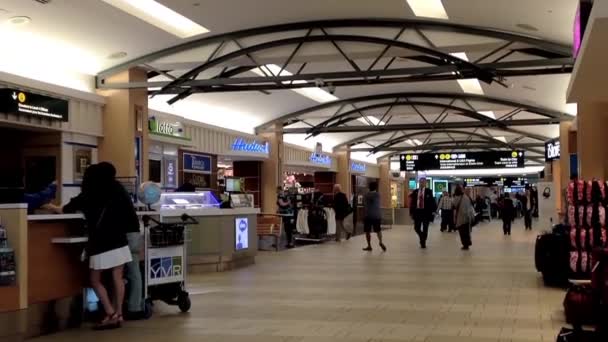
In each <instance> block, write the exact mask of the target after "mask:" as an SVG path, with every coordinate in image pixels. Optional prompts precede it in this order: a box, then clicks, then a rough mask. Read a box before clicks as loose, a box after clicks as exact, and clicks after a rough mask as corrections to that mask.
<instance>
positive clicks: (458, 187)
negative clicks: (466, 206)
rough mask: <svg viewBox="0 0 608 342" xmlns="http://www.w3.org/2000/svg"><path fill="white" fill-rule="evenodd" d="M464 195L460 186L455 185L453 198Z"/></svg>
mask: <svg viewBox="0 0 608 342" xmlns="http://www.w3.org/2000/svg"><path fill="white" fill-rule="evenodd" d="M462 195H464V191H463V190H462V186H461V185H456V189H455V190H454V196H462Z"/></svg>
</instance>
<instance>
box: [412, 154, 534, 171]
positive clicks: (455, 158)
mask: <svg viewBox="0 0 608 342" xmlns="http://www.w3.org/2000/svg"><path fill="white" fill-rule="evenodd" d="M524 164H525V154H524V152H522V151H492V152H458V153H421V154H402V155H401V156H400V167H401V171H409V172H412V171H433V170H471V169H515V168H523V167H524Z"/></svg>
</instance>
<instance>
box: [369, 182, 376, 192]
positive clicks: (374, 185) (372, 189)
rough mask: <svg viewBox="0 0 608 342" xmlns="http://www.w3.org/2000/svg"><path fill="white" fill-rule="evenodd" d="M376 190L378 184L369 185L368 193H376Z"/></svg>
mask: <svg viewBox="0 0 608 342" xmlns="http://www.w3.org/2000/svg"><path fill="white" fill-rule="evenodd" d="M376 190H378V183H377V182H371V183H369V191H376Z"/></svg>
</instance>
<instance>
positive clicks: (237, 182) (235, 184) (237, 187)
mask: <svg viewBox="0 0 608 342" xmlns="http://www.w3.org/2000/svg"><path fill="white" fill-rule="evenodd" d="M242 183H243V180H242V179H241V178H226V191H228V192H243V189H242Z"/></svg>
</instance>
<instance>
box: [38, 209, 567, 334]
mask: <svg viewBox="0 0 608 342" xmlns="http://www.w3.org/2000/svg"><path fill="white" fill-rule="evenodd" d="M518 224H519V223H518ZM516 225H517V224H516ZM431 229H432V230H431V237H430V241H429V248H428V249H427V250H420V249H419V247H418V246H417V239H416V237H415V235H414V234H413V232H412V231H411V227H395V228H394V229H393V230H390V231H388V232H386V234H385V236H386V243H387V245H388V247H389V251H388V252H387V253H381V252H380V251H379V249H378V250H374V252H372V253H364V252H362V251H361V247H362V244H363V240H362V238H361V237H356V238H353V239H351V240H350V241H348V242H343V243H341V244H335V243H327V244H324V245H319V246H309V247H302V248H297V249H295V250H290V251H284V252H280V253H275V252H264V253H261V254H260V255H259V256H258V258H257V262H256V264H255V265H254V266H251V267H248V268H245V269H241V270H237V271H233V272H226V273H215V274H203V275H193V276H191V277H190V278H189V281H190V283H189V284H188V285H189V289H190V290H191V292H192V301H193V308H192V311H191V312H190V313H189V314H187V315H181V314H179V313H178V312H177V309H176V308H174V307H169V306H166V305H164V304H159V305H157V307H156V309H157V312H156V313H155V316H154V317H153V318H152V319H151V320H149V321H142V322H133V323H127V324H125V326H124V327H123V328H122V329H120V330H118V331H110V332H103V333H102V332H92V331H90V330H88V329H85V328H83V329H81V330H78V331H69V332H65V333H62V334H57V335H54V336H48V337H43V338H40V339H38V341H40V342H55V341H57V342H59V341H60V342H76V341H83V340H85V341H86V340H87V339H90V340H91V341H94V342H105V341H108V342H116V341H129V342H139V341H144V342H157V341H163V342H164V341H168V342H182V341H184V342H185V341H205V342H245V341H253V342H257V341H260V342H262V341H263V342H325V341H327V342H330V341H331V342H381V341H387V342H389V341H391V342H411V341H421V342H443V341H449V342H459V341H462V342H464V341H466V342H490V341H491V342H498V341H510V342H532V341H534V342H538V341H553V340H554V339H555V335H556V334H557V332H558V331H559V328H560V327H561V325H562V324H563V320H564V318H563V312H562V307H561V303H562V300H563V297H564V292H563V291H562V290H559V289H550V288H546V287H544V286H543V284H542V281H541V280H540V277H539V275H538V273H537V272H536V270H535V269H534V241H535V237H536V234H535V233H534V232H524V231H523V229H519V228H515V227H514V235H513V236H512V237H511V238H504V237H503V236H502V234H501V233H500V229H499V226H498V223H497V222H496V221H494V222H493V223H491V224H485V225H482V226H480V227H479V228H476V229H475V231H474V233H473V243H474V244H473V247H472V250H471V251H470V252H468V253H467V252H463V251H461V250H460V243H459V241H458V236H457V235H456V234H441V233H439V232H438V231H437V227H436V226H435V227H432V228H431Z"/></svg>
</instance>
